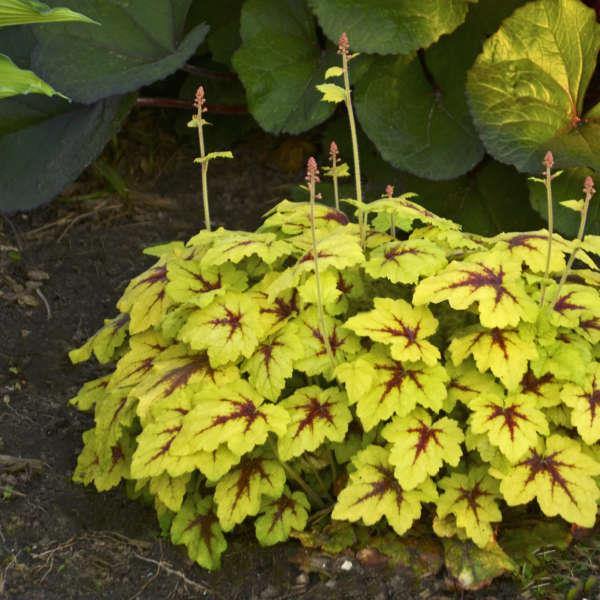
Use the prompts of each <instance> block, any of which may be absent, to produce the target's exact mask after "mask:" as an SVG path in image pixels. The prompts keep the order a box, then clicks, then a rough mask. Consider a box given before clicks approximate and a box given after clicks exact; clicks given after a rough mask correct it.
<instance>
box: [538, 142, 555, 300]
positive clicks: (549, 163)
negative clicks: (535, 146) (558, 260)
mask: <svg viewBox="0 0 600 600" xmlns="http://www.w3.org/2000/svg"><path fill="white" fill-rule="evenodd" d="M543 164H544V167H545V170H544V187H545V188H546V205H547V210H548V246H547V248H546V268H545V269H544V281H543V282H542V293H541V295H540V307H541V306H543V305H544V299H545V297H546V286H547V285H548V277H549V276H550V258H551V257H552V238H553V236H554V206H553V203H552V167H553V166H554V156H553V155H552V152H550V150H548V152H546V155H545V156H544V161H543Z"/></svg>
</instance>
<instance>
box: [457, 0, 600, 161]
mask: <svg viewBox="0 0 600 600" xmlns="http://www.w3.org/2000/svg"><path fill="white" fill-rule="evenodd" d="M532 39H533V40H536V43H535V44H531V43H530V40H532ZM599 49H600V27H599V26H598V25H597V23H596V16H595V14H594V11H593V10H592V9H590V8H587V7H586V6H584V5H583V4H582V3H581V2H577V1H576V0H538V1H536V2H529V3H527V4H526V5H525V6H523V7H522V8H520V9H518V10H516V11H515V13H514V14H513V15H512V16H510V17H509V18H508V19H506V20H505V21H504V22H503V23H502V25H501V27H500V29H499V30H498V31H497V32H496V33H495V34H494V35H493V36H492V37H490V38H489V39H488V40H487V41H486V43H485V44H484V47H483V52H482V53H481V54H480V55H479V57H478V58H477V61H476V62H475V65H474V66H473V68H472V69H471V71H470V72H469V76H468V81H467V95H468V98H469V102H470V106H471V113H472V114H473V118H474V120H475V123H476V125H477V128H478V130H479V134H480V136H481V138H482V139H483V142H484V144H485V146H486V148H487V150H488V151H489V152H490V153H491V154H492V155H493V156H494V157H495V158H497V159H498V160H500V161H502V162H508V163H512V164H514V165H516V167H517V168H518V169H520V170H524V171H530V172H535V171H537V170H539V168H540V164H541V162H542V158H543V156H544V153H545V152H546V151H547V150H548V149H551V150H552V151H553V152H554V155H555V156H557V157H560V165H561V166H565V167H569V166H588V167H592V168H594V169H596V170H597V169H598V168H599V165H600V162H599V161H598V150H599V146H598V142H597V140H598V139H599V136H598V131H599V129H598V125H597V118H596V117H597V115H598V107H597V106H595V107H593V108H591V109H590V110H589V111H588V112H587V113H584V111H583V100H584V95H585V91H586V88H587V87H588V84H589V82H590V79H591V77H592V74H593V72H594V68H595V64H596V57H597V54H598V50H599Z"/></svg>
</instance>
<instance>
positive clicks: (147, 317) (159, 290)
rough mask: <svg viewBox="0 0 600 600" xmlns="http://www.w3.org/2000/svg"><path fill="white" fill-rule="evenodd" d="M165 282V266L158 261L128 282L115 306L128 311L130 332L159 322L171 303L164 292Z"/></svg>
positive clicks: (138, 330)
mask: <svg viewBox="0 0 600 600" xmlns="http://www.w3.org/2000/svg"><path fill="white" fill-rule="evenodd" d="M167 282H168V279H167V266H166V264H164V263H162V262H160V261H159V262H158V263H157V264H155V265H154V266H153V267H151V268H150V269H148V270H147V271H144V272H143V273H142V274H141V275H138V276H137V277H134V278H133V279H132V280H131V281H130V282H129V285H128V286H127V288H126V289H125V292H124V293H123V296H121V299H120V300H119V302H118V303H117V308H118V309H119V310H120V311H121V312H123V313H129V316H130V322H129V332H130V333H131V334H134V333H141V332H142V331H145V330H146V329H148V328H149V327H154V326H155V325H158V324H159V323H160V322H161V320H162V318H163V316H164V313H165V312H166V310H167V309H168V308H169V306H170V305H171V303H172V301H171V299H170V298H169V296H168V295H167V294H166V293H165V287H166V285H167Z"/></svg>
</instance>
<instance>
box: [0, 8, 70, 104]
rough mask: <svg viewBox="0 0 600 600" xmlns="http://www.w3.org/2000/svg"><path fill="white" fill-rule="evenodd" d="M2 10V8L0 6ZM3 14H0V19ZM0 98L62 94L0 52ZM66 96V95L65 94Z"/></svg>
mask: <svg viewBox="0 0 600 600" xmlns="http://www.w3.org/2000/svg"><path fill="white" fill-rule="evenodd" d="M0 10H2V8H1V7H0ZM1 18H2V15H0V19H1ZM0 81H1V82H2V83H0V99H2V98H10V97H11V96H17V95H19V94H44V95H46V96H54V95H58V96H62V94H60V93H59V92H57V91H56V90H55V89H54V88H53V87H52V86H51V85H48V84H47V83H46V82H45V81H43V80H42V79H40V78H39V77H38V76H37V75H36V74H35V73H34V72H33V71H29V70H27V69H20V68H19V67H17V65H15V63H14V62H13V61H12V60H11V59H10V58H9V57H8V56H6V55H5V54H0ZM63 97H64V96H63Z"/></svg>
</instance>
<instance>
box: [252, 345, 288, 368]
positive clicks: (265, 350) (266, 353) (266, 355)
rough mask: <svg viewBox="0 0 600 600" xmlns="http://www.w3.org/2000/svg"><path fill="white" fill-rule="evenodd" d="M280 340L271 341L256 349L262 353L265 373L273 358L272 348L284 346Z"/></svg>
mask: <svg viewBox="0 0 600 600" xmlns="http://www.w3.org/2000/svg"><path fill="white" fill-rule="evenodd" d="M284 345H285V344H282V343H281V342H271V343H270V344H264V345H263V346H261V347H260V348H259V349H258V351H259V352H261V353H262V355H263V362H264V363H265V369H266V371H267V374H268V373H269V371H270V369H271V360H273V350H274V349H275V348H276V347H278V346H284Z"/></svg>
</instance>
